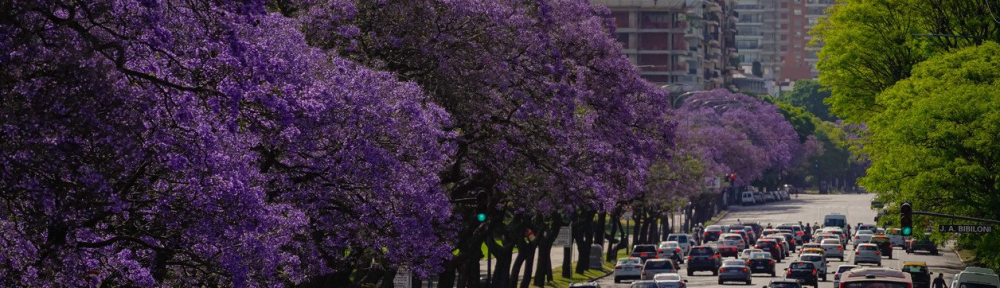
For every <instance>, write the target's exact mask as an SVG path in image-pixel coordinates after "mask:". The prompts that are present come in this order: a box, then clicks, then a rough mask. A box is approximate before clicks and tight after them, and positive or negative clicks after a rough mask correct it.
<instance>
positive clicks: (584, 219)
mask: <svg viewBox="0 0 1000 288" xmlns="http://www.w3.org/2000/svg"><path fill="white" fill-rule="evenodd" d="M593 223H594V212H593V211H581V212H580V213H579V217H578V218H577V221H575V222H574V223H573V224H574V225H573V239H574V240H576V249H577V251H578V252H579V253H578V254H579V255H580V257H579V259H577V262H576V269H575V270H574V271H575V272H576V273H577V274H583V273H584V272H587V269H588V268H590V244H591V243H593V242H591V241H590V240H591V239H592V236H593V235H592V234H593V231H592V230H593V227H594V225H593ZM564 269H565V268H564Z"/></svg>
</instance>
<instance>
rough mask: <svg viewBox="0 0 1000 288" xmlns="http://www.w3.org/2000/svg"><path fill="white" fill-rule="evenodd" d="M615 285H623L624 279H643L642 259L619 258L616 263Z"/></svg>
mask: <svg viewBox="0 0 1000 288" xmlns="http://www.w3.org/2000/svg"><path fill="white" fill-rule="evenodd" d="M614 275H615V283H621V281H622V280H624V279H641V278H642V259H639V258H637V257H628V258H618V263H615V273H614Z"/></svg>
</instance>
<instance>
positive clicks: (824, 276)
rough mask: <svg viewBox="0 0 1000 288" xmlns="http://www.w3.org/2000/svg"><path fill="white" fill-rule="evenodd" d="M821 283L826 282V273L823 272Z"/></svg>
mask: <svg viewBox="0 0 1000 288" xmlns="http://www.w3.org/2000/svg"><path fill="white" fill-rule="evenodd" d="M807 267H808V266H807ZM823 282H826V272H823Z"/></svg>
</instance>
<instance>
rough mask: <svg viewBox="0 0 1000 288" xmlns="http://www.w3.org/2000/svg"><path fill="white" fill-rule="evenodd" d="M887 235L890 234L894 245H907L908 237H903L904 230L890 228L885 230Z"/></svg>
mask: <svg viewBox="0 0 1000 288" xmlns="http://www.w3.org/2000/svg"><path fill="white" fill-rule="evenodd" d="M885 235H889V243H892V245H893V246H898V247H903V246H905V245H906V237H903V230H902V229H899V228H889V230H886V231H885Z"/></svg>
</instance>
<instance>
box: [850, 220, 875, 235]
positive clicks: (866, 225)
mask: <svg viewBox="0 0 1000 288" xmlns="http://www.w3.org/2000/svg"><path fill="white" fill-rule="evenodd" d="M875 228H878V226H877V225H875V224H872V223H858V226H857V227H855V229H854V230H856V231H861V230H868V231H872V234H875Z"/></svg>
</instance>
